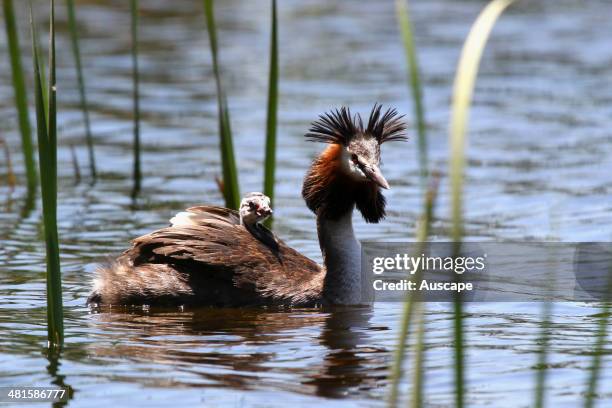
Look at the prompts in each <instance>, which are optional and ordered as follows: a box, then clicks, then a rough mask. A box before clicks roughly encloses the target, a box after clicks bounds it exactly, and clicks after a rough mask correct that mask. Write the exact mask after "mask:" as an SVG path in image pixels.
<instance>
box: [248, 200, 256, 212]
mask: <svg viewBox="0 0 612 408" xmlns="http://www.w3.org/2000/svg"><path fill="white" fill-rule="evenodd" d="M249 208H250V209H251V210H254V209H255V203H254V202H252V201H249Z"/></svg>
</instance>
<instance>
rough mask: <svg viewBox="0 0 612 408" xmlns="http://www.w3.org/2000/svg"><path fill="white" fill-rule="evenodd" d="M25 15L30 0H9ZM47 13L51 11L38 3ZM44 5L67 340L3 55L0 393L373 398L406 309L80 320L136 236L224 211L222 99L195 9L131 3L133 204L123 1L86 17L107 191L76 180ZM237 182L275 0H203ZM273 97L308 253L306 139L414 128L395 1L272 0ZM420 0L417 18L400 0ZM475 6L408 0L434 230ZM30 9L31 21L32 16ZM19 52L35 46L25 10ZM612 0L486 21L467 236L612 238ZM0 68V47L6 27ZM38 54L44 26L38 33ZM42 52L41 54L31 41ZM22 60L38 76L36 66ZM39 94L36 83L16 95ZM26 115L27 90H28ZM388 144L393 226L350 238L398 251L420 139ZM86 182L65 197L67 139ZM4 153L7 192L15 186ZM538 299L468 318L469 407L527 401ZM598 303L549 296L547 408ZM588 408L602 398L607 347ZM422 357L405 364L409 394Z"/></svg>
mask: <svg viewBox="0 0 612 408" xmlns="http://www.w3.org/2000/svg"><path fill="white" fill-rule="evenodd" d="M15 3H21V2H15ZM43 3H44V2H43ZM60 3H61V4H58V12H57V13H58V16H57V18H58V29H59V33H58V44H57V46H58V85H59V88H58V98H59V103H60V116H59V129H60V137H59V144H60V146H59V153H58V159H59V190H60V191H59V200H58V203H59V209H58V217H59V233H60V237H61V249H62V267H63V277H64V288H63V289H64V303H65V306H66V312H65V313H66V316H65V317H66V322H65V324H66V348H65V351H64V353H63V355H62V357H61V359H60V365H59V367H58V368H57V370H55V369H54V368H53V367H48V366H49V361H48V360H47V358H46V357H45V356H44V354H43V349H44V346H45V344H46V328H45V321H46V317H45V305H46V302H45V274H44V271H45V267H44V259H45V252H44V245H43V243H42V234H41V228H42V227H41V217H40V211H39V206H37V207H36V208H35V209H34V210H33V211H30V212H26V214H24V211H23V208H24V205H25V191H24V188H23V185H24V183H23V178H24V177H23V170H22V162H21V156H20V154H19V151H20V148H19V134H18V130H17V125H16V116H15V110H14V106H13V99H12V88H11V85H10V84H11V83H10V69H9V65H8V61H7V59H6V58H1V59H0V136H1V137H4V138H6V140H7V142H8V145H9V147H10V151H11V156H12V159H13V166H14V168H15V172H16V173H17V176H18V179H19V183H18V185H17V187H16V188H15V190H14V191H12V192H11V191H10V189H9V188H8V187H7V186H6V185H5V184H4V183H2V185H1V186H0V386H8V385H32V384H36V385H45V386H47V385H50V384H51V383H52V382H56V383H57V382H61V383H64V384H67V385H70V386H71V387H73V388H74V390H75V393H74V396H73V399H72V400H71V401H70V403H69V405H70V406H79V407H80V406H92V407H93V406H95V407H98V406H100V405H102V404H115V405H118V406H123V405H126V404H128V401H129V404H130V405H131V406H133V407H138V406H147V407H153V406H167V405H169V404H181V405H185V406H188V405H196V404H199V405H205V406H219V405H225V406H232V407H233V406H262V407H263V406H265V407H267V406H284V405H286V404H293V405H296V406H300V405H312V404H318V405H320V406H334V407H335V406H351V407H352V406H382V405H383V398H384V397H385V395H386V394H387V392H388V381H387V379H386V376H387V373H388V365H389V362H390V361H391V358H392V355H391V354H392V351H393V349H394V348H395V343H396V337H397V327H398V320H399V317H400V311H401V305H400V304H396V303H378V304H376V305H375V306H374V307H373V309H372V310H363V309H358V310H352V311H323V310H294V311H287V312H271V311H265V310H214V309H207V310H194V311H183V312H180V311H176V310H169V311H150V310H149V311H146V310H145V311H142V310H140V311H138V310H130V311H126V310H119V311H117V312H116V313H100V314H95V313H91V312H90V311H89V309H88V308H86V307H85V305H84V303H85V298H86V296H87V293H88V291H89V288H90V283H91V279H92V273H93V270H94V269H95V267H96V265H97V264H99V263H100V262H104V261H105V260H107V259H108V257H110V256H113V255H116V254H118V253H119V252H121V251H122V250H123V249H125V248H126V246H127V245H128V241H129V239H131V238H133V237H135V236H138V235H140V234H142V233H145V232H148V231H151V230H153V229H156V228H159V227H161V226H164V225H166V224H167V221H168V219H169V218H170V217H171V216H172V215H173V214H174V213H176V212H177V211H179V210H181V209H183V208H185V207H187V206H191V205H194V204H199V203H213V204H220V203H221V202H222V199H221V197H220V195H219V192H218V190H217V187H216V184H215V176H216V175H218V174H219V173H220V163H219V154H218V147H217V143H218V137H217V122H216V112H217V111H216V109H217V108H216V96H215V88H214V81H213V77H212V68H211V64H210V53H209V48H208V42H207V37H206V33H205V25H204V17H203V10H202V4H201V2H200V1H195V0H194V1H187V0H185V1H176V2H163V1H153V0H148V1H143V2H141V3H142V4H141V24H142V25H141V30H140V35H141V40H142V41H141V44H140V51H141V56H140V66H141V71H142V84H141V85H142V89H141V92H142V93H141V97H142V139H143V145H144V151H143V172H144V174H143V176H144V181H143V191H142V195H141V197H140V198H139V200H138V202H137V203H136V205H133V203H132V201H131V199H130V189H131V185H132V182H131V166H132V158H131V140H132V134H131V132H132V128H131V126H132V125H131V62H130V61H131V60H130V54H129V52H130V49H129V46H130V33H129V10H128V9H127V8H126V6H127V5H126V4H124V3H126V2H122V1H119V0H117V1H106V2H99V1H93V0H89V1H82V2H81V1H80V2H78V4H79V5H78V17H79V28H80V30H81V33H82V35H83V37H82V40H81V47H82V53H83V59H84V67H85V74H86V80H87V90H88V97H89V100H90V102H91V111H92V112H91V113H92V125H93V131H94V136H95V144H96V155H97V161H98V169H99V173H100V177H99V179H98V182H97V183H96V184H95V185H93V186H92V185H90V184H89V183H88V182H87V174H88V170H87V152H86V148H85V139H84V132H83V127H82V122H81V113H80V110H79V105H78V93H77V87H76V82H75V74H74V66H73V59H72V56H71V53H70V48H69V46H70V44H69V38H68V36H67V32H66V27H67V26H66V20H65V18H66V16H65V9H64V5H63V3H62V2H60ZM217 3H218V4H217V17H218V25H219V41H220V50H221V63H222V67H223V77H224V81H225V85H226V88H227V91H228V97H229V103H230V108H231V113H232V127H233V130H234V133H235V145H236V146H235V147H236V151H237V159H238V164H239V167H240V181H241V189H242V191H253V190H261V188H262V187H261V186H262V179H263V171H262V159H263V154H264V144H263V143H264V133H265V115H266V89H267V70H268V63H267V53H268V41H269V7H268V6H269V4H268V2H267V1H259V0H258V1H251V2H238V1H235V0H232V1H224V2H217ZM279 3H280V4H279V34H280V78H281V79H280V106H279V143H278V144H279V146H278V174H277V185H276V194H277V197H276V201H275V208H274V210H275V228H276V230H277V232H278V233H279V235H280V236H282V237H283V239H284V240H285V241H287V242H288V243H290V244H291V245H293V246H294V247H296V248H298V249H299V250H300V251H301V252H303V253H304V254H306V255H308V256H311V257H312V258H313V259H316V260H318V261H320V253H319V247H318V243H317V241H316V235H315V225H314V218H313V216H312V214H311V213H310V212H309V211H308V210H307V209H306V207H305V206H304V204H303V202H302V200H301V198H300V186H301V179H302V177H303V175H304V172H305V170H306V168H307V166H308V164H309V162H310V160H311V159H312V158H313V157H314V155H315V154H316V153H317V152H318V151H320V150H321V148H322V146H321V145H319V144H314V143H306V142H305V141H304V139H303V137H302V135H303V134H304V132H305V131H306V129H307V127H308V125H309V123H310V122H311V121H312V120H313V119H315V118H316V116H317V115H318V114H320V113H322V112H324V111H326V110H328V109H329V108H330V107H335V106H340V105H341V104H348V105H350V106H351V107H352V108H353V110H355V111H360V112H362V113H364V114H365V113H367V111H368V110H369V109H370V107H371V106H372V104H373V103H374V102H375V101H380V102H382V103H384V104H385V105H392V106H397V107H398V109H399V110H400V111H401V112H402V113H405V114H406V116H407V118H408V120H409V121H410V123H412V104H411V99H410V93H409V88H408V85H407V76H406V63H405V58H404V53H403V49H402V47H401V42H400V37H399V32H398V29H397V25H396V21H395V14H394V6H393V3H392V2H369V3H365V2H348V1H344V2H340V1H335V2H326V1H323V0H316V1H309V2H301V1H297V0H292V1H282V2H279ZM412 3H414V4H412ZM482 5H483V2H480V1H467V0H466V1H450V0H447V1H442V0H435V1H428V2H411V12H412V18H413V20H414V23H415V33H416V42H417V46H418V55H419V58H420V65H421V69H422V75H423V79H424V93H425V108H426V113H427V124H428V134H429V154H430V159H431V165H432V167H433V168H436V169H439V170H440V172H441V174H442V181H441V189H440V194H439V200H438V202H437V205H436V220H435V222H434V224H433V239H435V240H444V239H446V237H447V236H448V228H449V221H448V220H449V209H448V202H449V195H448V191H447V184H448V180H447V178H446V168H447V165H446V157H447V155H448V146H447V137H448V136H447V133H448V132H447V128H448V120H449V101H450V97H451V89H452V81H453V76H454V72H455V68H456V64H457V59H458V56H459V52H460V49H461V45H462V42H463V40H464V39H465V37H466V35H467V33H468V30H469V27H470V25H471V23H472V22H473V20H474V19H475V18H476V16H477V14H478V12H479V10H480V8H481V7H482ZM44 8H45V7H44V4H42V3H41V5H40V7H39V11H38V15H37V19H38V20H39V23H40V24H41V26H40V27H41V28H40V31H41V34H43V33H44V29H43V25H44V24H45V23H46V17H47V16H46V15H45V13H44ZM17 9H18V15H19V22H20V30H21V31H20V32H21V34H22V35H21V45H22V47H23V50H24V55H25V56H26V57H27V56H28V55H29V52H30V48H29V34H28V29H27V28H28V27H27V18H26V17H27V16H26V13H25V11H26V10H25V4H23V5H22V4H18V5H17ZM608 16H609V3H607V2H604V1H590V2H588V3H586V2H579V1H574V0H567V1H538V2H535V1H533V2H528V1H527V2H522V3H520V4H518V5H516V6H513V8H511V9H510V10H509V11H508V12H507V14H505V15H504V16H503V17H502V18H501V20H500V22H499V23H498V25H497V26H496V27H495V30H494V32H493V35H492V38H491V40H490V43H489V45H488V47H487V50H486V53H485V55H484V57H483V62H482V66H481V69H480V74H479V78H478V85H477V89H476V92H475V97H474V107H473V109H472V115H471V121H470V141H469V147H468V150H467V152H468V169H467V181H466V192H465V215H466V223H467V224H466V235H467V237H468V239H470V240H487V241H490V240H493V241H500V240H544V241H597V240H601V241H607V240H609V239H610V235H611V234H610V226H611V225H612V200H611V198H612V181H611V178H610V169H611V167H610V165H611V164H612V163H611V161H612V159H611V157H612V144H611V143H610V141H611V140H612V136H611V135H610V132H609V122H610V119H611V118H612V116H611V112H612V111H611V109H610V106H612V97H611V96H610V92H609V89H611V81H612V47H610V38H612V26H611V25H610V24H609V21H608V20H609V19H608ZM1 31H2V32H1V33H0V55H3V56H6V55H7V53H6V39H5V37H4V30H1ZM43 40H44V35H43ZM43 42H44V41H43ZM24 66H25V67H28V68H29V67H30V66H31V63H30V60H29V58H24ZM30 89H31V87H30ZM30 100H32V97H30ZM410 133H411V140H410V141H409V142H408V143H405V144H403V145H394V146H393V147H392V146H391V145H388V146H384V147H383V159H384V166H383V171H384V173H385V176H386V177H387V179H388V180H389V183H390V184H391V186H392V189H391V190H390V191H389V192H388V193H387V201H388V203H389V204H388V217H387V219H386V221H384V222H383V223H380V224H377V225H366V224H365V223H364V222H363V221H362V220H360V219H357V218H356V232H357V234H358V236H359V238H362V239H368V240H388V239H392V240H409V239H411V238H412V237H413V236H414V234H415V223H416V220H417V217H418V215H419V214H420V212H421V202H422V195H421V190H420V187H419V180H418V162H417V159H416V158H417V152H416V151H417V144H416V136H415V130H414V126H411V130H410ZM71 145H72V146H74V148H75V150H76V153H77V156H78V159H79V163H80V165H81V172H82V173H83V178H84V181H82V182H81V183H76V181H75V175H74V171H73V166H72V160H71V153H70V146H71ZM6 173H7V167H6V161H5V160H4V159H2V161H1V162H0V180H5V179H6ZM541 307H542V305H541V304H536V303H511V304H508V303H505V304H497V303H485V304H470V305H469V306H467V309H466V311H467V317H466V320H465V327H466V332H467V335H466V343H467V344H468V349H467V360H466V361H467V365H466V367H467V377H468V382H467V401H468V402H469V406H495V407H498V406H502V407H518V406H529V405H530V402H531V401H532V400H533V392H534V390H533V388H534V378H535V374H536V370H534V366H535V365H536V364H537V358H538V356H537V351H538V349H539V347H540V346H539V336H540V313H541ZM598 311H599V305H598V304H587V303H557V304H555V305H554V307H553V326H552V332H551V340H550V346H549V348H548V350H549V353H550V354H549V365H548V371H547V373H548V378H547V399H548V402H549V406H554V407H574V406H576V404H577V402H578V401H580V400H581V399H582V398H583V395H584V392H585V390H586V384H585V383H586V380H587V377H588V369H589V367H590V363H591V353H592V350H593V345H594V340H595V338H594V335H595V332H596V329H597V317H596V314H597V313H598ZM426 316H427V334H426V343H427V347H426V362H425V367H426V370H425V373H426V381H425V390H426V402H427V403H428V405H429V406H434V407H436V406H447V405H449V404H451V403H452V402H453V390H454V388H453V383H454V381H453V377H452V375H453V374H452V364H453V359H452V331H451V330H452V321H451V319H452V315H451V313H450V309H449V307H448V306H447V305H444V304H427V312H426ZM605 350H606V354H605V355H604V356H603V365H602V368H601V370H602V373H601V377H600V385H599V395H598V399H597V401H598V403H599V406H601V407H604V406H610V405H612V392H611V391H610V390H612V361H611V360H610V358H609V355H610V352H611V350H612V345H611V343H610V340H609V339H608V341H607V342H606V344H605ZM411 363H412V357H411V356H409V357H408V358H407V360H406V363H405V367H406V370H407V375H406V378H405V379H404V380H403V385H402V391H403V395H404V397H406V396H407V395H409V384H410V383H411V380H410V378H411V375H412V372H411V369H412V364H411Z"/></svg>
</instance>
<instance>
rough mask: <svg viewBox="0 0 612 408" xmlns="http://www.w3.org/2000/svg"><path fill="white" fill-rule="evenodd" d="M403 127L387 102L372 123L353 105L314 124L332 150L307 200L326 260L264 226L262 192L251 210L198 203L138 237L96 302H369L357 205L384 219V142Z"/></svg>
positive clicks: (309, 176)
mask: <svg viewBox="0 0 612 408" xmlns="http://www.w3.org/2000/svg"><path fill="white" fill-rule="evenodd" d="M364 122H365V123H364ZM404 130H405V126H404V124H403V122H402V120H401V116H399V115H398V114H397V112H396V111H395V109H388V110H387V111H386V112H381V106H380V105H378V104H376V105H374V108H373V109H372V111H371V113H370V115H369V118H368V120H367V122H366V121H363V120H362V118H361V116H360V115H359V114H356V115H352V114H351V112H350V110H349V109H348V108H341V109H339V110H334V111H332V112H329V113H326V114H323V115H321V116H320V117H319V118H318V119H317V120H316V121H315V122H313V124H312V126H311V128H310V130H309V133H307V134H306V137H307V138H308V139H309V140H311V141H319V142H324V143H327V144H328V147H327V148H326V149H325V150H324V151H323V152H322V153H321V154H319V156H318V157H317V158H316V159H315V160H314V161H313V162H312V164H311V166H310V168H309V169H308V172H307V173H306V176H305V178H304V183H303V186H302V197H303V198H304V201H305V202H306V205H307V206H308V208H309V209H310V210H311V211H312V212H313V213H314V214H315V216H316V219H317V233H318V237H319V245H320V248H321V253H322V257H323V265H318V264H317V263H315V262H314V261H312V260H311V259H309V258H307V257H306V256H304V255H302V254H300V253H299V252H297V251H296V250H294V249H293V248H291V247H289V246H288V245H287V244H285V243H284V242H283V241H282V240H280V239H279V238H277V237H276V236H275V235H274V234H273V233H272V232H270V231H269V230H268V229H266V228H265V227H264V226H263V225H261V220H262V219H263V218H265V217H266V216H269V214H267V209H266V208H268V209H269V200H267V201H266V200H265V199H263V198H262V197H261V196H259V195H258V196H257V197H251V198H248V197H247V198H246V199H247V200H251V201H247V202H246V206H245V207H244V210H245V211H246V212H245V213H244V215H242V216H241V214H240V213H239V212H237V211H234V210H230V209H227V208H222V207H214V206H200V207H192V208H189V209H187V210H186V211H184V212H182V213H179V214H177V216H175V217H174V218H173V219H172V220H171V224H172V225H171V226H169V227H166V228H162V229H159V230H157V231H154V232H152V233H150V234H147V235H143V236H141V237H139V238H136V239H135V240H133V241H132V246H131V248H129V249H128V250H126V251H125V252H124V253H123V254H121V255H120V256H119V257H118V258H117V259H116V260H115V261H114V262H113V263H111V264H110V265H108V266H105V267H102V268H100V269H99V270H98V276H97V278H96V279H95V281H94V288H93V291H92V293H91V295H90V297H89V299H88V302H89V303H90V304H91V303H97V304H103V305H105V304H106V305H162V304H166V305H167V304H178V305H198V306H203V305H213V306H234V307H235V306H247V305H248V306H252V305H288V306H301V307H309V306H315V305H320V304H340V305H356V304H363V303H364V299H363V298H362V283H361V247H360V244H359V241H357V238H356V237H355V234H354V232H353V223H352V215H353V210H354V209H355V208H356V209H357V210H358V211H359V212H360V213H361V215H362V216H363V218H364V219H365V221H366V222H369V223H377V222H379V221H380V220H382V219H383V218H384V217H385V198H384V196H383V195H382V192H381V189H385V188H389V184H388V183H387V181H386V180H385V178H384V176H383V174H382V172H381V170H380V147H381V145H382V144H383V143H386V142H389V141H394V140H405V136H404V134H403V132H404ZM243 202H244V200H243ZM250 202H252V203H253V204H249V203H250ZM266 206H267V207H266ZM247 207H248V208H247ZM242 209H243V208H242V206H241V212H242ZM241 219H242V221H241ZM271 249H273V250H271Z"/></svg>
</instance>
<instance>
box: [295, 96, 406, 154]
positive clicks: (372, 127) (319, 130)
mask: <svg viewBox="0 0 612 408" xmlns="http://www.w3.org/2000/svg"><path fill="white" fill-rule="evenodd" d="M381 109H382V105H380V104H378V103H376V104H374V107H373V108H372V112H370V117H369V118H368V123H367V127H365V128H364V126H363V120H362V119H361V115H359V114H358V113H357V114H355V115H352V114H351V110H350V109H349V108H347V107H345V106H343V107H341V108H340V109H335V110H332V111H330V112H327V113H324V114H322V115H321V116H319V119H317V120H316V121H314V122H313V123H312V125H311V127H310V129H309V130H308V133H307V134H306V137H307V138H308V139H309V140H311V141H313V142H323V143H336V144H341V145H344V146H347V145H348V144H349V143H350V142H351V140H352V139H353V138H354V137H355V136H358V135H371V136H373V137H374V138H375V139H376V140H377V141H378V144H382V143H385V142H390V141H394V140H407V137H406V135H405V134H404V131H405V130H406V125H405V124H404V122H403V121H402V118H403V115H398V113H397V110H395V109H394V108H389V109H387V110H386V111H385V113H383V114H381Z"/></svg>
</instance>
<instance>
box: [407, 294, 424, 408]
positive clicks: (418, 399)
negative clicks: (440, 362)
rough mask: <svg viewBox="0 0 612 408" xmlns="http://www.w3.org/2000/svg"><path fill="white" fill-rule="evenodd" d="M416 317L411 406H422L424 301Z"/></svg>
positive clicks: (415, 407)
mask: <svg viewBox="0 0 612 408" xmlns="http://www.w3.org/2000/svg"><path fill="white" fill-rule="evenodd" d="M416 315H417V316H418V317H419V318H418V324H417V339H416V346H415V349H414V356H415V359H414V377H413V379H412V401H411V404H410V407H411V408H420V407H422V406H423V367H424V365H425V303H420V304H419V307H418V310H417V311H416Z"/></svg>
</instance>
